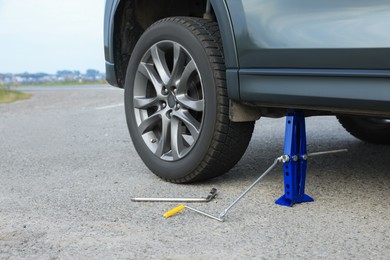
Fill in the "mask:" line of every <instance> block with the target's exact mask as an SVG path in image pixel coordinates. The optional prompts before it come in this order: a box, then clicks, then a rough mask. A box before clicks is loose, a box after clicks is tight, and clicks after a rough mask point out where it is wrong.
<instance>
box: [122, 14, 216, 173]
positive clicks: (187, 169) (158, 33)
mask: <svg viewBox="0 0 390 260" xmlns="http://www.w3.org/2000/svg"><path fill="white" fill-rule="evenodd" d="M164 40H169V41H174V42H177V43H179V44H180V45H182V46H183V47H184V48H185V49H186V50H187V51H188V53H189V54H190V55H191V57H192V58H193V60H194V61H195V64H196V66H197V68H198V71H199V74H200V77H201V82H202V86H203V94H204V96H203V99H204V102H205V108H204V111H203V119H202V120H203V121H202V128H201V131H200V135H199V137H198V139H197V141H196V143H195V144H194V146H193V147H192V149H191V151H190V152H189V153H188V154H187V155H186V156H185V157H184V158H181V159H179V160H177V161H172V162H170V161H164V160H162V159H160V158H159V157H157V156H156V155H155V154H153V153H152V152H151V151H150V149H149V148H148V147H147V146H146V144H145V143H144V141H143V138H142V136H141V134H140V133H139V130H138V127H137V123H136V119H135V114H134V105H133V93H134V92H133V91H134V90H133V86H134V82H135V76H136V73H137V69H138V65H139V64H140V62H141V59H142V58H143V56H144V54H145V53H146V52H147V51H148V50H149V49H150V47H151V46H153V45H154V44H155V43H157V42H160V41H164ZM125 111H126V120H127V125H128V128H129V132H130V135H131V138H132V141H133V143H134V146H135V149H136V150H137V152H138V154H139V156H140V157H141V159H142V160H143V161H144V163H145V164H146V166H147V167H148V168H149V169H150V170H151V171H152V172H154V173H155V174H156V175H158V176H160V177H162V178H166V179H179V178H185V177H186V176H188V175H189V174H190V173H192V172H194V171H196V169H197V168H198V167H199V166H200V165H201V164H202V161H203V160H204V159H205V158H206V156H207V154H208V150H209V147H210V145H211V143H212V139H213V135H214V131H215V122H216V120H217V93H216V82H215V78H214V75H213V70H212V67H211V65H210V61H209V57H208V55H207V52H206V50H205V47H204V46H203V44H202V43H201V42H200V40H199V39H198V38H197V37H196V36H195V35H194V34H193V33H192V32H191V31H190V30H189V29H188V28H187V27H185V26H184V25H182V24H180V23H178V22H174V21H167V20H165V21H160V22H157V23H156V24H154V25H152V26H151V27H150V28H149V29H148V30H147V31H146V32H145V33H144V34H143V35H142V36H141V38H140V39H139V41H138V42H137V44H136V46H135V48H134V50H133V53H132V56H131V58H130V61H129V66H128V69H127V73H126V81H125Z"/></svg>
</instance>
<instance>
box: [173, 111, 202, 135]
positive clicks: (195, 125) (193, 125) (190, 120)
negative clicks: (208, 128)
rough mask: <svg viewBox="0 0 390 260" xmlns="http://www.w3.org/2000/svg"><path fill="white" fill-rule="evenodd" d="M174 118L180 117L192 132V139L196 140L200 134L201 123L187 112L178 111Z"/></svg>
mask: <svg viewBox="0 0 390 260" xmlns="http://www.w3.org/2000/svg"><path fill="white" fill-rule="evenodd" d="M173 115H174V116H176V117H178V118H179V119H180V120H181V121H182V122H183V123H184V124H185V126H186V127H187V128H188V130H189V131H190V133H191V135H192V138H194V140H196V139H197V138H198V136H199V132H200V123H199V122H198V121H197V120H196V119H195V118H194V117H193V116H192V115H191V114H190V113H189V112H188V111H186V110H183V109H181V110H178V111H175V112H174V113H173Z"/></svg>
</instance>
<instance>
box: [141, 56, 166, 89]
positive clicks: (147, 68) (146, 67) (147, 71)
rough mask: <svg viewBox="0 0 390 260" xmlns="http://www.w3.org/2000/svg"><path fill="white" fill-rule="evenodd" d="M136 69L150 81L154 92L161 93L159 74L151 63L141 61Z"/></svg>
mask: <svg viewBox="0 0 390 260" xmlns="http://www.w3.org/2000/svg"><path fill="white" fill-rule="evenodd" d="M138 71H139V72H140V73H141V74H142V75H144V76H145V77H146V78H147V79H148V80H149V81H151V82H152V84H153V86H154V89H155V90H156V93H161V89H162V83H161V79H160V76H159V75H158V73H157V71H156V69H155V68H154V66H153V64H150V63H145V62H141V64H140V65H139V67H138Z"/></svg>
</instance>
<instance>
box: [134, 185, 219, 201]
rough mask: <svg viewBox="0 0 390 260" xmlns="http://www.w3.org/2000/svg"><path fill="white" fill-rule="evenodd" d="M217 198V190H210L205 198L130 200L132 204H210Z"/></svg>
mask: <svg viewBox="0 0 390 260" xmlns="http://www.w3.org/2000/svg"><path fill="white" fill-rule="evenodd" d="M215 196H217V189H216V188H212V189H211V191H210V192H209V194H208V196H207V197H206V198H132V199H131V201H134V202H210V201H211V200H212V199H214V198H215Z"/></svg>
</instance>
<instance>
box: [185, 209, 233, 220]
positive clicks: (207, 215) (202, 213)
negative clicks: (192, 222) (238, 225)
mask: <svg viewBox="0 0 390 260" xmlns="http://www.w3.org/2000/svg"><path fill="white" fill-rule="evenodd" d="M184 207H185V208H186V209H189V210H192V211H195V212H197V213H199V214H201V215H204V216H206V217H209V218H212V219H215V220H218V221H221V222H224V221H225V219H223V218H218V217H215V216H213V215H210V214H208V213H206V212H203V211H201V210H198V209H194V208H191V207H188V206H184Z"/></svg>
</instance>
